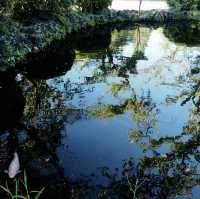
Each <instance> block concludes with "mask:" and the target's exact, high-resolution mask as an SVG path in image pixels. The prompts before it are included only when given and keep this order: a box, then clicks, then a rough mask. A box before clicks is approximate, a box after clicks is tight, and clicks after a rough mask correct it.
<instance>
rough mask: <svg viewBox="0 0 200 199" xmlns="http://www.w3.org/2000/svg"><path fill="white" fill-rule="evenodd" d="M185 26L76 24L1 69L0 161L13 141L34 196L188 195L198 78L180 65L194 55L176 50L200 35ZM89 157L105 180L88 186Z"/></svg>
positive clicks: (195, 163)
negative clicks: (12, 67) (82, 27)
mask: <svg viewBox="0 0 200 199" xmlns="http://www.w3.org/2000/svg"><path fill="white" fill-rule="evenodd" d="M188 27H190V28H187V31H183V30H185V28H184V25H180V24H175V25H174V24H173V26H166V27H163V28H162V27H161V28H157V29H153V28H148V27H139V26H138V27H134V28H129V29H122V30H120V29H113V28H105V30H104V29H100V30H88V31H83V32H82V33H81V34H79V35H73V36H72V37H71V40H70V42H66V43H65V42H63V41H62V42H58V41H55V42H54V43H52V44H51V45H50V46H49V47H48V48H47V49H45V50H44V51H42V52H40V53H35V54H31V55H28V57H27V60H26V61H24V62H23V63H18V64H17V66H16V73H20V74H18V75H16V74H13V73H10V72H4V73H3V72H2V73H0V96H1V97H0V109H1V110H3V111H1V116H0V120H1V124H0V130H1V131H4V130H7V132H5V133H4V134H3V135H5V136H3V137H0V157H2V153H3V152H5V149H8V151H9V154H7V159H6V157H5V158H4V159H5V163H4V164H3V166H2V169H4V168H6V167H7V166H8V164H9V161H8V159H9V160H10V158H11V157H12V156H11V153H12V152H13V151H14V150H13V148H15V150H17V151H18V153H19V156H20V162H21V166H22V169H26V170H27V174H28V178H29V183H30V186H31V187H32V188H34V189H38V187H39V188H41V187H43V186H46V191H45V192H44V194H43V197H42V198H58V199H59V198H60V199H62V198H66V196H68V198H73V199H76V198H98V199H104V198H105V199H108V198H113V199H115V198H116V199H118V198H120V199H127V198H140V199H150V198H155V199H157V198H167V199H173V198H175V196H176V195H178V196H180V198H181V199H183V198H195V197H194V195H195V194H196V195H197V194H198V193H199V192H200V191H199V189H200V188H199V186H198V185H199V182H200V181H199V171H200V170H199V162H200V148H199V143H200V137H199V135H200V134H199V133H200V132H199V123H200V117H199V108H200V98H199V92H200V87H199V85H200V84H199V79H198V75H196V74H195V75H193V76H191V74H190V70H191V67H187V66H188V65H190V64H191V65H192V64H197V66H198V63H197V61H198V60H197V59H198V58H197V57H195V62H194V61H193V60H191V62H186V60H185V59H186V58H185V57H184V56H183V57H181V59H180V57H179V56H180V54H181V56H182V55H185V54H184V52H185V51H187V50H188V49H189V50H191V54H192V53H194V52H196V50H199V49H198V48H195V49H193V48H189V46H198V45H199V38H198V37H197V36H196V35H195V34H196V33H197V32H198V26H197V25H196V24H194V25H191V24H190V25H188ZM186 32H187V34H186ZM163 33H164V34H163ZM72 38H73V39H72ZM68 40H69V38H68ZM72 40H73V41H72ZM155 41H156V43H155ZM177 43H178V45H182V44H184V45H186V46H184V48H183V47H182V46H181V48H179V46H178V45H177V46H176V48H175V50H174V47H173V46H174V45H176V44H177ZM185 48H187V50H185ZM189 50H188V51H189ZM75 51H76V55H75ZM188 51H187V53H188ZM177 52H178V53H177ZM182 59H184V60H183V62H184V64H183V62H181V61H180V60H182ZM185 63H186V64H185ZM177 65H178V66H179V68H178V69H177V68H176V66H177ZM185 65H186V67H185ZM171 66H172V67H171ZM180 67H182V68H181V69H180ZM184 67H185V68H184ZM181 70H182V71H181ZM16 77H17V78H16ZM2 113H3V114H2ZM174 118H175V119H176V122H174V121H175V119H174ZM7 134H8V135H7ZM6 135H7V137H6ZM10 135H16V136H15V138H10V137H11V136H10ZM11 143H15V144H16V146H14V147H12V150H11V149H10V146H11V145H12V144H11ZM3 149H4V150H3ZM91 149H92V150H91ZM2 151H3V152H2ZM129 157H134V158H132V159H131V158H130V159H129ZM125 159H126V160H127V161H125ZM123 160H124V161H123ZM104 166H106V167H104ZM97 167H98V168H99V167H100V168H101V169H100V170H101V174H100V175H101V178H104V177H105V179H106V183H104V182H105V181H103V184H101V186H98V187H93V186H95V185H96V184H97V183H96V181H95V180H96V179H97V175H99V170H98V171H97V170H96V168H97ZM116 167H117V168H116ZM94 168H95V169H94ZM113 168H115V169H113ZM93 169H94V170H93ZM82 171H84V172H85V173H83V175H81V174H82ZM92 172H95V173H94V175H92V177H91V176H89V175H90V174H91V173H92ZM73 175H74V176H73ZM68 176H69V178H68ZM71 176H72V180H71ZM4 177H5V175H4ZM90 177H91V178H92V180H90ZM74 179H75V180H74ZM4 180H5V179H4ZM93 182H94V183H93ZM100 182H102V181H100ZM91 184H92V185H91ZM94 184H95V185H94ZM90 185H91V187H92V188H95V189H96V191H94V190H91V189H92V188H91V187H90ZM90 188H91V189H90ZM191 190H192V191H191ZM195 199H196V198H195Z"/></svg>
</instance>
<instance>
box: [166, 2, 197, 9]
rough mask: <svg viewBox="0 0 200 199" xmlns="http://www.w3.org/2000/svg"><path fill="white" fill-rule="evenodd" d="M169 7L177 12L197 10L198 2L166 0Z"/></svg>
mask: <svg viewBox="0 0 200 199" xmlns="http://www.w3.org/2000/svg"><path fill="white" fill-rule="evenodd" d="M167 2H168V4H169V6H170V7H172V8H175V9H177V10H186V11H189V10H199V9H200V0H167Z"/></svg>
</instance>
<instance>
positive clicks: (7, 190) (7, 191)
mask: <svg viewBox="0 0 200 199" xmlns="http://www.w3.org/2000/svg"><path fill="white" fill-rule="evenodd" d="M0 188H1V189H3V190H4V191H5V192H6V193H8V194H9V195H10V196H11V197H12V193H11V192H10V190H9V189H8V188H5V187H4V186H2V185H0Z"/></svg>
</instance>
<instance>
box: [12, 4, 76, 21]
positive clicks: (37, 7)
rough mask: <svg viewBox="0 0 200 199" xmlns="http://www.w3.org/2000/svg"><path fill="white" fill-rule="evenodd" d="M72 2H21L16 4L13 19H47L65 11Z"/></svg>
mask: <svg viewBox="0 0 200 199" xmlns="http://www.w3.org/2000/svg"><path fill="white" fill-rule="evenodd" d="M72 2H73V0H59V1H55V0H21V1H17V2H16V4H15V6H14V8H13V9H14V11H13V15H14V17H15V18H27V17H28V18H29V17H31V18H32V17H33V18H34V17H37V18H38V17H40V18H45V17H46V18H49V16H52V15H53V14H57V13H62V12H65V11H67V9H68V8H69V7H70V6H71V5H72Z"/></svg>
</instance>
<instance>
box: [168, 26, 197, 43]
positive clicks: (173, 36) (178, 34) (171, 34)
mask: <svg viewBox="0 0 200 199" xmlns="http://www.w3.org/2000/svg"><path fill="white" fill-rule="evenodd" d="M164 34H165V36H166V37H167V38H169V40H170V41H172V42H175V43H179V44H185V45H187V46H198V45H199V44H200V39H199V36H198V35H199V34H200V28H199V23H188V22H181V23H176V24H169V25H168V26H166V27H165V29H164Z"/></svg>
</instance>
